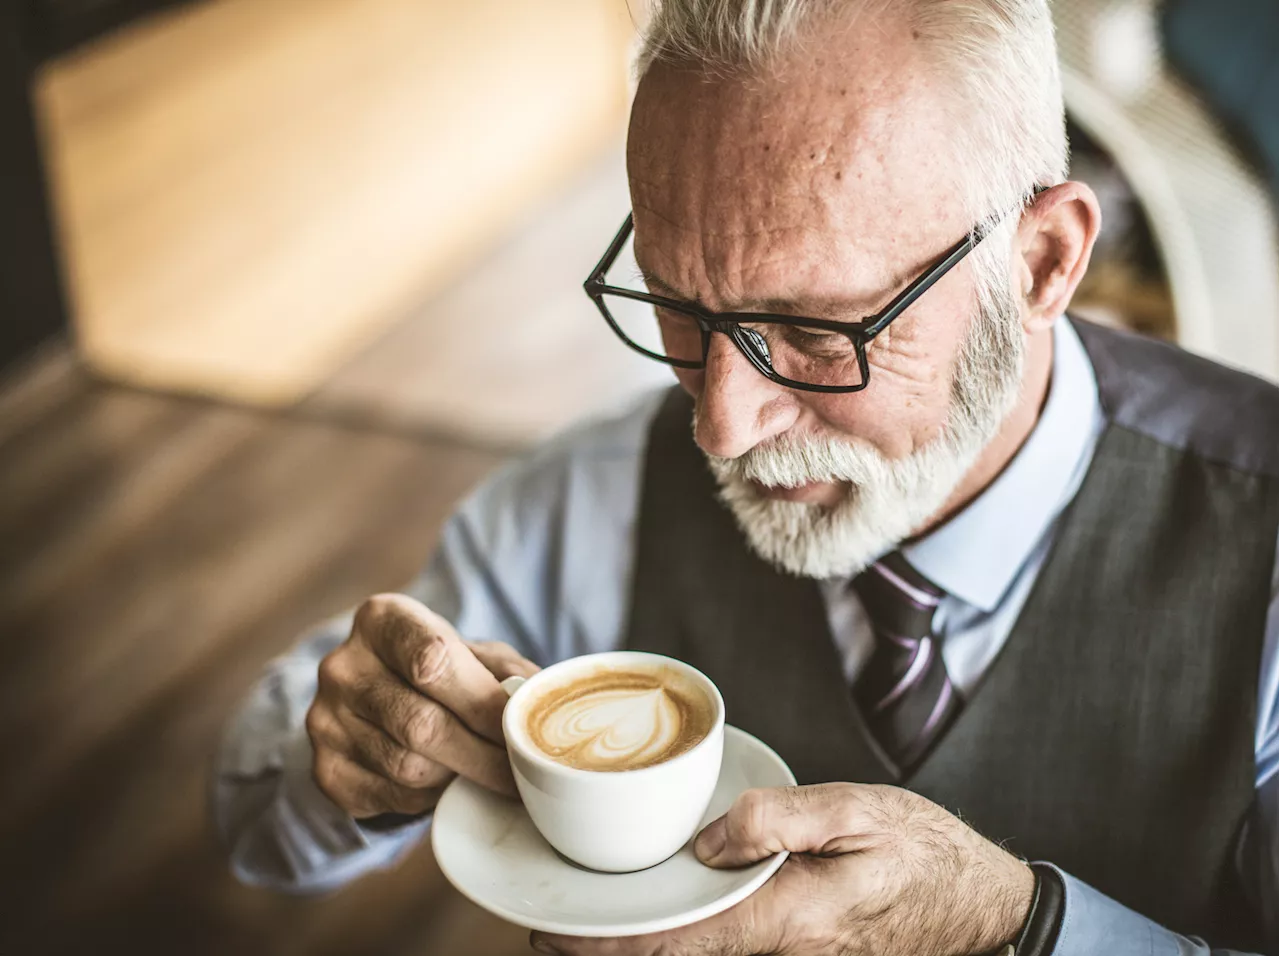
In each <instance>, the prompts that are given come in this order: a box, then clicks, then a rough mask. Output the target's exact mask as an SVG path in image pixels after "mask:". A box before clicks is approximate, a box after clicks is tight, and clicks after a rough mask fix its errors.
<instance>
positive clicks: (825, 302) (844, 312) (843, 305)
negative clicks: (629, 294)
mask: <svg viewBox="0 0 1280 956" xmlns="http://www.w3.org/2000/svg"><path fill="white" fill-rule="evenodd" d="M640 275H641V277H642V278H643V279H644V281H645V284H646V285H648V286H649V288H650V289H653V290H655V291H656V292H657V293H658V294H659V295H662V296H665V297H666V298H668V299H675V300H676V301H677V302H690V303H692V304H693V305H696V306H698V307H699V308H701V309H706V308H707V307H706V306H705V305H704V304H703V303H702V302H700V301H699V300H698V299H690V298H688V297H686V296H684V295H682V294H681V293H680V291H679V290H678V289H675V288H672V286H671V285H670V284H669V283H667V282H664V281H663V280H662V278H661V277H660V276H656V275H654V274H653V273H652V272H649V271H648V270H646V269H641V270H640ZM875 301H876V300H872V299H868V298H860V299H853V298H842V297H831V298H827V299H808V300H805V302H804V304H805V305H806V306H815V307H816V310H810V311H817V312H825V313H828V314H833V315H839V316H840V317H841V318H845V317H849V318H850V320H851V321H860V320H862V319H865V318H868V317H870V316H873V315H875V314H876V311H877V309H876V308H875V307H874V305H875ZM885 301H889V300H888V299H886V300H885ZM798 302H799V300H796V299H787V298H765V299H747V300H744V301H742V302H739V303H737V304H736V305H735V307H734V308H732V309H725V310H723V311H724V312H729V313H732V312H764V313H775V314H779V315H794V316H796V317H797V318H805V317H806V315H805V310H804V309H797V307H796V306H797V304H798ZM707 311H708V312H710V311H712V310H710V309H707ZM809 317H810V318H815V319H816V318H819V317H820V316H819V315H818V314H813V315H810V316H809Z"/></svg>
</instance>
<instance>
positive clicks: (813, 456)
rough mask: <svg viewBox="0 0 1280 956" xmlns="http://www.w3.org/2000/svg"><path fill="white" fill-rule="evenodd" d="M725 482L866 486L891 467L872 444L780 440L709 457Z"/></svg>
mask: <svg viewBox="0 0 1280 956" xmlns="http://www.w3.org/2000/svg"><path fill="white" fill-rule="evenodd" d="M707 461H708V463H709V464H710V466H711V471H712V473H713V474H714V475H715V476H716V478H718V479H719V480H720V481H721V482H725V481H735V482H753V483H755V484H758V485H764V486H765V487H768V488H798V487H800V486H802V485H807V484H811V483H815V482H847V483H851V484H854V485H858V484H864V483H866V482H867V481H868V480H870V479H872V478H873V477H874V476H875V475H877V474H879V473H880V472H881V471H882V470H883V469H884V467H885V465H886V464H887V462H886V460H885V458H884V456H883V455H881V454H880V452H879V451H877V450H876V449H875V448H872V447H871V446H869V445H863V444H861V443H857V442H853V441H849V440H847V439H839V438H832V437H829V436H812V435H811V436H805V437H798V438H790V437H785V436H782V437H779V438H773V439H770V440H769V441H768V442H764V443H762V444H759V445H757V446H756V447H754V448H752V449H751V450H750V451H748V452H746V453H745V454H743V455H740V456H739V457H737V458H720V457H717V456H714V455H708V456H707Z"/></svg>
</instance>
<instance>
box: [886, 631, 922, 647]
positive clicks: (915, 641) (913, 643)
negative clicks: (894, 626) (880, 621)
mask: <svg viewBox="0 0 1280 956" xmlns="http://www.w3.org/2000/svg"><path fill="white" fill-rule="evenodd" d="M880 636H881V637H883V638H884V639H885V640H886V641H893V643H895V644H897V645H898V646H899V647H901V648H904V649H906V650H908V651H914V650H917V649H918V648H919V647H920V641H921V640H922V638H919V637H903V636H902V635H901V634H881V635H880Z"/></svg>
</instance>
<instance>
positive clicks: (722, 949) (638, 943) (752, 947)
mask: <svg viewBox="0 0 1280 956" xmlns="http://www.w3.org/2000/svg"><path fill="white" fill-rule="evenodd" d="M777 888H778V881H777V880H776V879H773V880H770V881H769V882H768V883H766V884H765V885H764V886H762V887H761V888H760V889H759V890H757V891H756V892H755V894H753V895H752V896H749V897H747V899H745V900H743V901H742V902H741V903H739V904H738V905H737V906H733V907H731V908H729V909H727V910H725V911H724V912H723V913H717V914H716V915H715V916H712V917H709V918H708V919H704V920H701V921H700V922H697V923H691V924H689V925H688V926H681V927H679V928H678V929H673V930H667V931H666V932H664V933H647V934H645V935H643V936H619V937H582V936H559V935H556V934H553V933H539V932H533V933H531V934H529V944H530V945H531V946H532V947H533V948H534V949H535V950H537V951H538V952H540V953H557V954H560V956H657V954H661V956H695V954H697V956H703V954H710V953H715V954H716V956H750V954H753V953H777V952H781V951H783V947H782V942H783V939H784V936H785V921H786V918H787V915H788V911H789V907H788V906H786V905H783V901H782V896H781V894H779V893H778V892H777Z"/></svg>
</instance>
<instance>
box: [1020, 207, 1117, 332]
mask: <svg viewBox="0 0 1280 956" xmlns="http://www.w3.org/2000/svg"><path fill="white" fill-rule="evenodd" d="M1101 221H1102V215H1101V212H1100V211H1099V209H1098V197H1097V196H1095V195H1094V193H1093V190H1092V189H1090V188H1089V187H1088V186H1086V185H1085V184H1084V183H1077V182H1067V183H1061V184H1059V185H1057V186H1053V187H1051V188H1049V189H1047V190H1045V191H1044V192H1042V193H1041V194H1040V195H1039V196H1037V197H1036V198H1035V200H1034V201H1033V202H1032V204H1031V205H1030V206H1029V207H1027V209H1026V211H1025V212H1024V213H1023V214H1022V219H1021V221H1020V222H1019V223H1018V233H1017V240H1016V245H1017V248H1018V250H1019V254H1020V256H1021V261H1020V262H1018V263H1017V264H1016V268H1017V271H1018V282H1019V292H1020V294H1021V298H1022V305H1023V310H1022V317H1023V325H1024V327H1025V328H1026V330H1027V332H1028V333H1032V332H1038V331H1041V330H1043V329H1047V328H1049V327H1050V326H1051V325H1052V324H1053V322H1054V320H1055V319H1057V318H1058V316H1060V315H1062V313H1063V312H1065V311H1066V310H1067V305H1068V304H1070V302H1071V296H1072V295H1074V294H1075V291H1076V286H1078V285H1079V284H1080V279H1081V278H1082V277H1083V276H1084V273H1085V270H1086V269H1087V268H1088V267H1089V255H1090V253H1092V251H1093V243H1094V241H1095V240H1096V239H1097V238H1098V227H1099V225H1100V224H1101Z"/></svg>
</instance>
